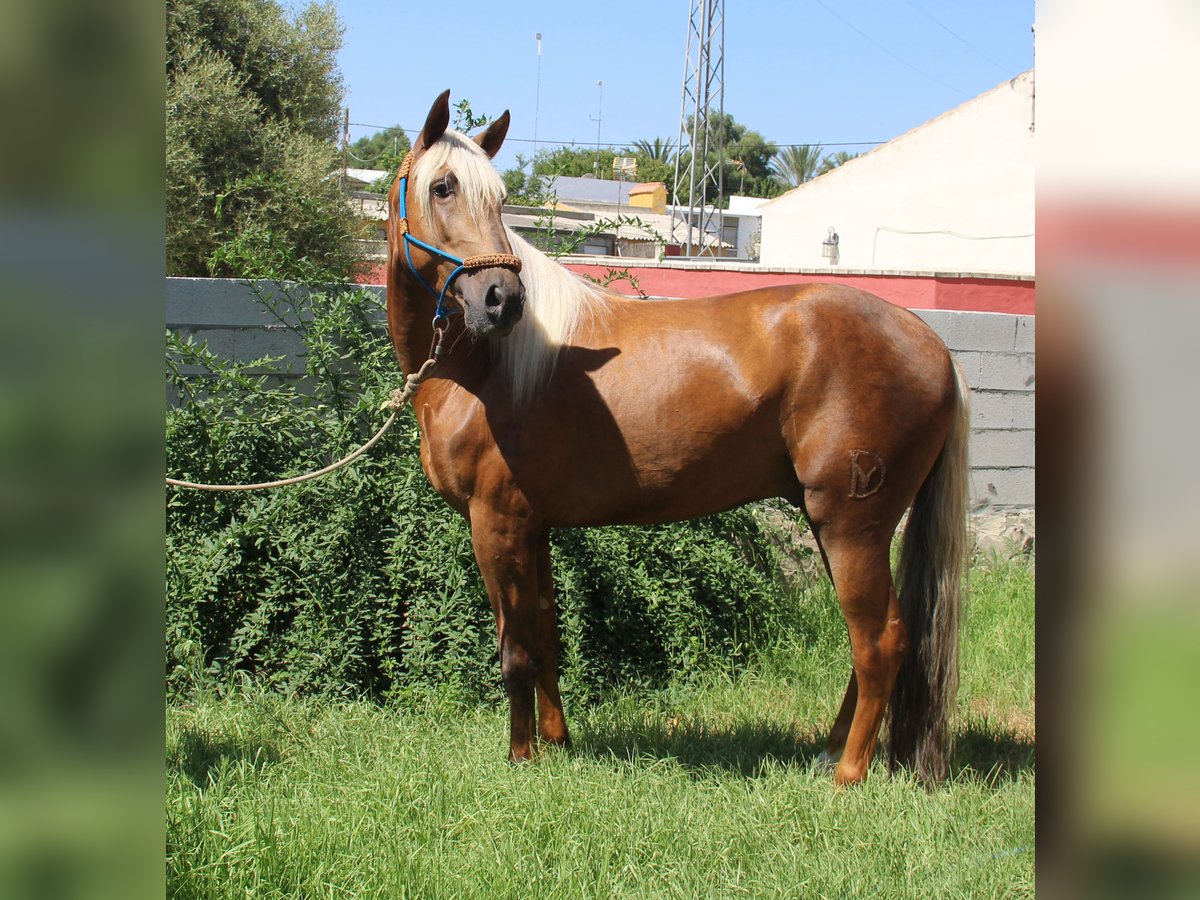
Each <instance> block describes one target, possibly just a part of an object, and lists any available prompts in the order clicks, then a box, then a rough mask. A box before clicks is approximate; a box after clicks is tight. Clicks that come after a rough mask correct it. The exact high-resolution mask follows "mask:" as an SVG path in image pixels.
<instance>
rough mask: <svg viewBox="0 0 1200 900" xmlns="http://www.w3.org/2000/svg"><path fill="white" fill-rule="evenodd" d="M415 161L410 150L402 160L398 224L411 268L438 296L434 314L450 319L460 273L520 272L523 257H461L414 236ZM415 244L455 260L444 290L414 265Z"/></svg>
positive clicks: (423, 284)
mask: <svg viewBox="0 0 1200 900" xmlns="http://www.w3.org/2000/svg"><path fill="white" fill-rule="evenodd" d="M412 163H413V154H412V151H411V150H410V151H409V152H408V153H407V154H406V155H405V157H404V161H403V162H402V163H400V170H399V172H398V173H397V174H399V176H400V188H399V191H400V196H399V198H398V200H397V206H398V207H399V209H398V210H397V212H398V213H399V215H400V218H399V221H398V222H397V225H396V227H397V229H398V230H399V232H400V235H401V236H402V237H403V238H404V259H405V261H406V262H407V263H408V270H409V271H410V272H412V273H413V275H414V276H415V277H416V279H417V281H419V282H420V283H421V286H422V287H424V288H425V290H427V291H429V294H430V296H432V297H436V298H437V309H436V311H435V312H434V318H433V321H434V324H435V325H436V324H437V323H438V322H444V321H446V319H447V318H448V317H449V313H448V312H447V310H446V291H448V290H450V285H451V284H453V283H454V279H456V278H457V277H458V276H459V275H461V274H462V273H463V272H469V271H474V270H475V269H487V268H490V267H492V266H501V267H503V268H506V269H512V270H513V272H520V271H521V260H520V258H519V257H517V256H513V255H512V254H511V253H487V254H484V255H482V256H468V257H467V258H466V259H461V258H460V257H457V256H455V255H454V254H453V253H447V252H446V251H445V250H441V249H439V248H437V247H434V246H433V245H432V244H427V243H425V242H424V241H423V240H421V239H420V238H415V237H413V236H412V234H411V233H410V232H409V230H408V174H409V170H410V169H411V168H412ZM413 244H416V245H417V246H418V247H420V248H421V249H422V250H424V251H425V252H427V253H432V254H434V255H436V256H440V257H442V258H443V259H446V260H449V261H450V262H452V263H454V271H452V272H451V273H450V276H449V277H448V278H447V279H446V283H445V284H443V285H442V290H441V292H438V291H436V290H434V289H433V288H432V287H430V286H429V283H428V282H427V281H426V280H425V279H424V278H422V277H421V273H420V272H418V271H417V267H416V266H414V265H413V261H412V245H413Z"/></svg>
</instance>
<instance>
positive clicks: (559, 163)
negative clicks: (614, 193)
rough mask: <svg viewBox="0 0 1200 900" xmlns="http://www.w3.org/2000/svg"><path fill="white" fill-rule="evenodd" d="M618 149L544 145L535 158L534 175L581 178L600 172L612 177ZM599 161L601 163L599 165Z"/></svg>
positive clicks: (603, 175)
mask: <svg viewBox="0 0 1200 900" xmlns="http://www.w3.org/2000/svg"><path fill="white" fill-rule="evenodd" d="M616 155H617V151H616V150H615V149H614V148H612V147H604V148H601V149H599V150H597V149H596V148H595V147H591V148H582V147H554V148H549V147H543V148H542V149H540V150H538V152H537V154H536V155H535V156H534V158H533V174H534V175H567V176H571V177H575V178H581V177H583V176H584V175H594V174H598V175H599V177H600V178H611V177H612V161H613V157H615V156H616ZM597 161H599V165H597Z"/></svg>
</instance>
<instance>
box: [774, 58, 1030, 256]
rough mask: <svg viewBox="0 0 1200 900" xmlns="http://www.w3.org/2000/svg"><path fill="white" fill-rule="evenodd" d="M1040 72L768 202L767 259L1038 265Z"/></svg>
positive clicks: (1009, 84) (997, 88) (1007, 83)
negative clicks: (833, 250)
mask: <svg viewBox="0 0 1200 900" xmlns="http://www.w3.org/2000/svg"><path fill="white" fill-rule="evenodd" d="M1033 109H1034V108H1033V73H1032V72H1026V73H1024V74H1022V75H1019V76H1017V77H1016V78H1014V79H1013V80H1012V81H1006V82H1004V83H1003V84H1001V85H1000V86H998V87H996V88H994V89H992V90H991V91H988V92H987V93H985V94H981V95H980V96H978V97H976V98H975V99H973V100H969V101H967V102H966V103H964V104H963V105H962V106H959V107H957V108H955V109H952V110H950V111H949V112H947V113H944V114H943V115H941V116H939V117H938V118H936V119H933V120H931V121H929V122H926V123H925V124H924V125H920V126H918V127H917V128H915V129H913V130H912V131H910V132H908V133H907V134H904V135H901V136H900V137H898V138H896V139H895V140H892V141H889V142H888V143H886V144H884V145H882V146H880V147H877V148H876V149H874V150H872V151H870V152H868V153H866V154H864V155H863V156H860V157H858V158H857V159H854V160H851V161H850V162H848V163H845V164H843V165H841V166H839V167H838V168H836V169H834V170H833V171H832V172H829V173H828V174H826V175H822V176H821V177H819V178H816V179H814V180H813V181H810V182H808V183H807V184H804V185H801V186H800V187H798V188H796V189H794V190H792V191H789V192H788V193H786V194H784V195H783V196H781V197H778V198H776V199H774V200H771V201H769V202H767V203H764V204H763V205H762V206H761V207H759V211H760V212H761V214H762V263H763V265H765V266H797V267H802V268H809V267H827V266H829V262H828V260H826V259H824V258H823V256H822V242H823V241H824V240H825V238H826V235H827V233H828V230H829V228H830V227H831V226H832V227H833V228H834V230H835V231H836V232H837V233H838V236H839V239H840V242H839V247H838V250H839V259H838V263H837V266H838V267H839V268H850V269H900V270H912V271H937V272H978V273H1015V274H1026V275H1030V274H1033V271H1034V256H1033V230H1034V228H1033V221H1034V220H1033V211H1034V204H1033V183H1034V169H1033V132H1032V130H1031V128H1030V126H1031V124H1032V122H1033Z"/></svg>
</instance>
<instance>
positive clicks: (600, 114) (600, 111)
mask: <svg viewBox="0 0 1200 900" xmlns="http://www.w3.org/2000/svg"><path fill="white" fill-rule="evenodd" d="M596 87H598V88H600V103H599V105H598V106H597V107H596V117H595V118H594V119H592V117H591V116H588V118H589V119H592V121H593V122H595V123H596V161H595V162H593V163H592V174H593V175H595V176H596V177H597V178H599V177H600V123H601V122H602V121H604V82H603V81H597V82H596Z"/></svg>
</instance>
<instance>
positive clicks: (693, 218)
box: [671, 0, 725, 256]
mask: <svg viewBox="0 0 1200 900" xmlns="http://www.w3.org/2000/svg"><path fill="white" fill-rule="evenodd" d="M689 113H690V114H691V119H692V121H691V127H690V128H689V127H688V115H689ZM675 145H676V148H677V150H676V153H677V155H676V157H675V206H674V210H673V212H672V213H671V236H672V238H674V236H675V234H676V231H675V229H676V226H677V225H678V224H679V223H683V224H685V225H686V234H687V238H686V241H685V242H684V244H685V249H684V256H694V255H697V254H698V253H700V252H702V251H703V235H704V234H714V235H715V236H716V240H717V241H718V243H717V244H716V247H715V248H714V250H713V253H714V255H715V254H716V253H718V252H719V248H720V243H719V242H720V239H721V234H722V233H723V226H724V216H723V214H722V212H721V209H720V208H719V205H720V202H721V198H722V197H723V196H724V194H725V177H724V162H725V0H692V3H691V12H690V13H689V14H688V34H687V49H686V50H685V51H684V57H683V103H682V105H681V108H680V112H679V139H678V140H677V141H676V144H675ZM685 151H686V153H687V157H688V158H687V161H686V163H685V162H684V154H685ZM684 191H686V194H684ZM710 201H711V204H710ZM693 227H695V228H696V229H697V231H698V232H699V233H700V235H701V238H700V240H699V242H698V243H694V242H693V240H692V228H693Z"/></svg>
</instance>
